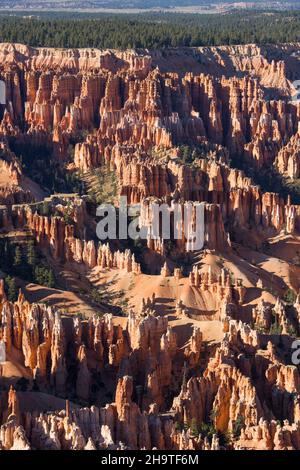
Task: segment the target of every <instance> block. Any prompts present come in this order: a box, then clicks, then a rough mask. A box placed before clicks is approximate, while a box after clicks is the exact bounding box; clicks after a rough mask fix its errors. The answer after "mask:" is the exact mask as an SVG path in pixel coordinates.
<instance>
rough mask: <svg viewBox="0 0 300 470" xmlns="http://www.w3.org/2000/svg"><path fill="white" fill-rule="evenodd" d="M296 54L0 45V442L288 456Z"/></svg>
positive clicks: (295, 249)
mask: <svg viewBox="0 0 300 470" xmlns="http://www.w3.org/2000/svg"><path fill="white" fill-rule="evenodd" d="M298 49H299V44H290V45H289V44H287V45H284V46H265V47H258V46H256V45H245V46H220V47H211V48H208V47H202V48H190V49H188V48H184V49H169V50H166V51H138V52H137V51H122V52H121V51H112V50H107V51H100V50H96V49H93V50H91V49H81V50H77V49H72V50H66V49H51V48H31V47H27V46H25V45H17V44H0V121H1V122H0V248H1V258H0V271H1V272H0V449H1V450H36V449H38V450H39V449H46V450H47V449H49V450H50V449H53V450H84V449H86V450H95V449H96V450H97V449H98V450H99V449H112V450H113V449H120V450H121V449H146V450H151V449H154V448H155V449H160V450H179V449H181V450H219V449H228V450H240V449H250V450H253V449H263V450H294V449H296V450H300V429H299V419H300V407H299V403H300V376H299V365H298V363H297V357H298V356H297V349H296V350H295V348H294V349H293V343H294V341H295V339H296V338H297V337H298V336H299V334H300V324H299V321H300V298H299V295H298V294H299V290H300V281H299V279H300V268H299V266H300V261H299V256H300V241H299V240H300V239H299V230H300V205H299V197H298V193H297V187H298V186H297V185H298V184H299V176H300V151H299V148H300V147H299V142H300V140H299V139H300V138H299V129H300V128H299V118H300V104H299V103H297V101H295V100H293V99H292V96H294V93H295V88H294V86H293V82H294V80H296V79H299V78H300V77H298V75H299V67H297V65H298V61H297V55H295V54H296V52H297V51H298ZM279 58H280V60H279ZM182 64H184V67H183V65H182ZM75 178H76V182H77V186H75V185H72V184H74V181H73V179H75ZM119 196H126V198H127V202H128V204H139V211H138V223H139V226H142V227H151V224H152V219H151V217H152V215H153V207H152V204H153V203H156V204H165V207H166V210H167V212H168V214H169V215H170V214H171V215H170V227H171V229H172V230H174V227H175V221H174V220H175V219H174V214H173V213H172V211H173V210H174V207H175V206H176V208H177V210H178V211H179V212H180V214H181V215H182V222H183V225H184V224H185V222H186V220H189V223H188V224H187V225H188V227H187V232H184V230H183V228H182V227H181V232H182V234H183V235H182V237H181V238H180V237H179V238H175V237H172V236H171V239H165V238H164V237H163V235H162V230H161V226H162V224H159V235H158V236H157V237H156V238H151V237H150V236H149V237H146V239H145V240H143V241H141V240H132V239H126V238H124V239H117V240H113V241H112V240H109V239H107V240H99V239H98V238H97V236H96V227H97V222H98V218H97V217H96V206H97V205H98V204H100V202H107V200H108V198H110V200H111V199H113V202H114V204H115V206H116V207H117V214H118V216H119V212H118V208H119V207H118V204H119V202H118V201H119V199H118V197H119ZM187 204H189V206H190V207H191V215H190V218H189V219H188V218H187V216H186V215H185V207H186V205H187ZM199 204H202V207H203V219H201V223H202V224H203V226H202V227H201V229H202V231H203V245H202V246H201V247H200V248H199V249H196V250H195V249H194V245H193V242H191V241H190V240H189V238H188V234H189V233H191V232H192V230H194V229H195V225H196V220H197V217H196V213H197V207H198V206H199ZM129 222H130V221H126V224H127V223H128V224H129ZM126 228H128V227H127V226H126ZM29 242H30V243H32V244H33V246H34V249H35V256H36V259H35V260H34V262H33V261H32V259H31V263H32V264H33V266H34V267H35V263H41V265H42V266H43V267H44V269H45V268H51V269H52V272H53V276H54V279H55V287H54V288H52V287H51V288H50V287H49V286H47V285H46V284H45V285H44V284H43V285H42V282H43V280H40V278H39V281H37V280H36V278H32V277H30V273H31V276H32V272H34V270H33V268H32V267H29V268H27V271H26V272H25V274H24V272H22V271H20V269H19V268H17V267H16V266H18V263H17V262H16V257H15V251H13V250H15V245H18V246H19V247H20V248H21V258H22V263H23V264H24V266H25V265H26V263H27V261H28V259H29V258H30V256H29V255H28V251H27V250H28V246H27V244H28V243H29ZM31 258H32V254H31ZM5 259H10V260H11V263H10V264H11V266H8V265H7V264H8V263H6V264H5V263H4V262H3V261H5ZM38 266H40V265H38ZM2 269H3V273H2ZM8 275H10V276H11V277H12V278H15V283H16V285H15V286H14V285H13V284H11V282H12V281H11V279H10V278H9V277H8ZM39 283H41V284H39ZM13 287H15V289H13ZM18 288H20V292H19V296H18V297H17V298H16V295H15V294H16V292H15V291H17V290H18ZM296 348H297V345H296ZM293 351H294V352H295V354H293Z"/></svg>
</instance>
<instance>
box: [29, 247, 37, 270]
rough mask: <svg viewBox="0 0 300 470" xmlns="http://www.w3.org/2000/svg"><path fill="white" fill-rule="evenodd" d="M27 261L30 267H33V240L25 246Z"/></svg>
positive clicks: (34, 260) (34, 256)
mask: <svg viewBox="0 0 300 470" xmlns="http://www.w3.org/2000/svg"><path fill="white" fill-rule="evenodd" d="M27 263H28V264H29V266H31V267H32V268H34V266H35V264H36V255H35V247H34V243H33V242H30V243H29V244H28V246H27Z"/></svg>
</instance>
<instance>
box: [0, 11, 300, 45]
mask: <svg viewBox="0 0 300 470" xmlns="http://www.w3.org/2000/svg"><path fill="white" fill-rule="evenodd" d="M299 40H300V12H299V11H285V12H270V11H269V12H259V11H252V12H249V11H247V12H241V11H236V12H233V13H227V14H218V15H203V14H179V13H177V14H176V13H156V14H155V13H151V14H143V15H141V14H135V15H121V14H98V15H94V17H93V18H90V17H80V16H78V17H76V16H74V17H70V18H69V17H65V16H62V17H61V18H59V17H58V16H57V15H56V16H51V15H48V16H43V15H42V16H37V17H34V16H33V17H19V16H0V42H15V43H23V44H27V45H30V46H33V47H67V48H80V47H83V48H84V47H94V48H113V49H127V48H148V49H158V48H168V47H181V46H189V47H190V46H194V47H196V46H214V45H222V44H224V45H229V44H247V43H257V44H265V43H280V42H292V41H299Z"/></svg>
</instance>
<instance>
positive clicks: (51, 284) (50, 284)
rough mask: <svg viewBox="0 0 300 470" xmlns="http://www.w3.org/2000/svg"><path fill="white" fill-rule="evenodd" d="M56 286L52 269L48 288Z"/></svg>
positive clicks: (49, 274)
mask: <svg viewBox="0 0 300 470" xmlns="http://www.w3.org/2000/svg"><path fill="white" fill-rule="evenodd" d="M54 286H55V278H54V274H53V271H52V269H50V270H49V273H48V287H54Z"/></svg>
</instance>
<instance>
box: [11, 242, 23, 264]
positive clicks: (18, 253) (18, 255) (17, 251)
mask: <svg viewBox="0 0 300 470" xmlns="http://www.w3.org/2000/svg"><path fill="white" fill-rule="evenodd" d="M13 264H14V266H15V267H19V266H21V265H22V252H21V248H20V247H19V245H17V246H16V248H15V256H14V262H13Z"/></svg>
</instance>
